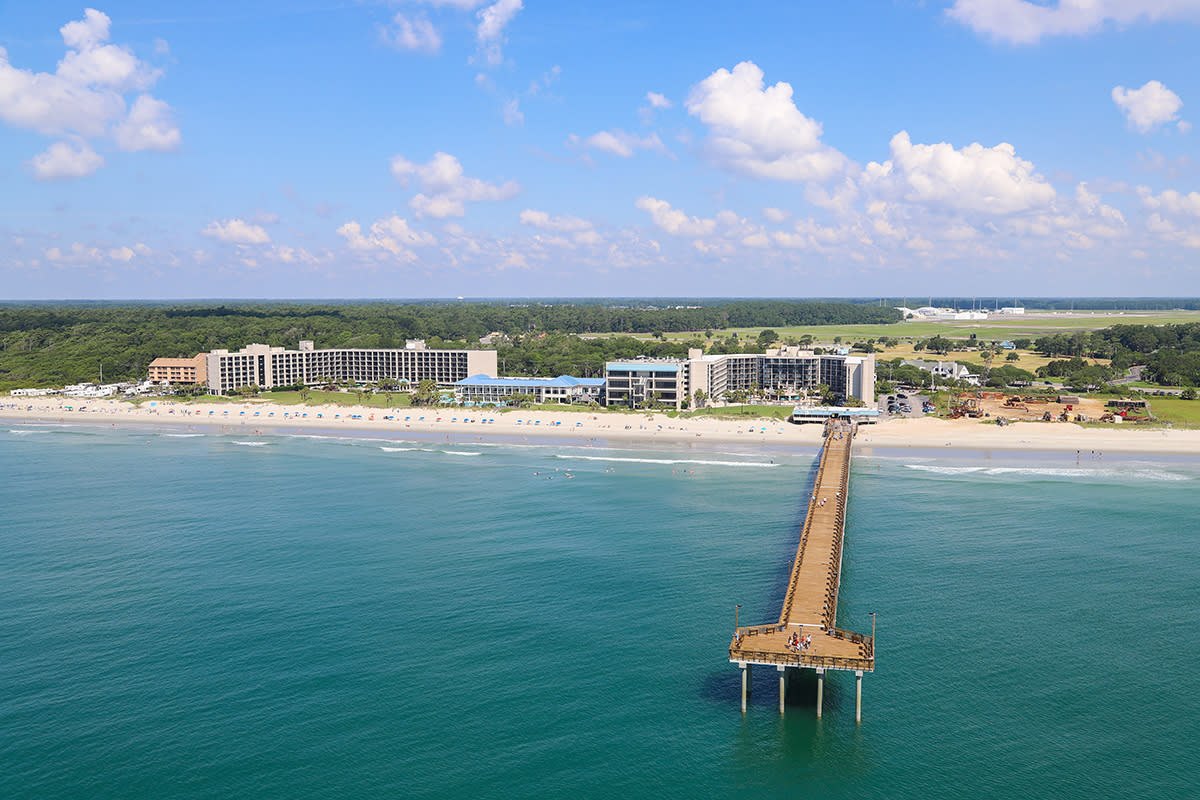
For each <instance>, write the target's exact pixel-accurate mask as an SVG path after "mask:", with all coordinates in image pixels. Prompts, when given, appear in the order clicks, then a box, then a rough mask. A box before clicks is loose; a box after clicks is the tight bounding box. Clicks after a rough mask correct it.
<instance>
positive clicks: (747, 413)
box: [679, 405, 793, 419]
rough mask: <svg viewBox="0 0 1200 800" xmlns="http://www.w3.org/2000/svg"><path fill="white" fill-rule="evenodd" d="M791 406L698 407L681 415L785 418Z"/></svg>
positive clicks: (719, 417) (790, 411) (730, 417)
mask: <svg viewBox="0 0 1200 800" xmlns="http://www.w3.org/2000/svg"><path fill="white" fill-rule="evenodd" d="M792 408H793V406H790V405H787V406H756V405H744V406H727V407H724V408H699V409H696V410H695V411H684V412H682V413H681V414H679V416H681V417H716V418H717V419H787V418H788V417H790V416H791V415H792Z"/></svg>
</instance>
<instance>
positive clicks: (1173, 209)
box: [1138, 187, 1200, 219]
mask: <svg viewBox="0 0 1200 800" xmlns="http://www.w3.org/2000/svg"><path fill="white" fill-rule="evenodd" d="M1138 194H1139V195H1140V196H1141V198H1142V204H1143V205H1144V206H1145V207H1146V208H1148V209H1151V210H1152V211H1163V212H1165V213H1167V214H1169V215H1173V216H1185V217H1196V218H1197V219H1200V192H1188V193H1187V194H1181V193H1180V192H1177V191H1175V190H1174V189H1168V190H1167V191H1165V192H1163V193H1162V194H1159V195H1155V194H1152V193H1151V192H1150V190H1149V189H1147V188H1145V187H1141V188H1140V189H1139V191H1138Z"/></svg>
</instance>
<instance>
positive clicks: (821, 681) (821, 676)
mask: <svg viewBox="0 0 1200 800" xmlns="http://www.w3.org/2000/svg"><path fill="white" fill-rule="evenodd" d="M824 702H825V668H824V667H817V717H820V716H821V706H822V705H823V704H824Z"/></svg>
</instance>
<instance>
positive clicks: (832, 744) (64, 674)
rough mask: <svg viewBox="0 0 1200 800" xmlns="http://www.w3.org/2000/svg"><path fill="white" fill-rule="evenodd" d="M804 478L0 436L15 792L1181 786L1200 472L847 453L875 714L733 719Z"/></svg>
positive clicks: (782, 457)
mask: <svg viewBox="0 0 1200 800" xmlns="http://www.w3.org/2000/svg"><path fill="white" fill-rule="evenodd" d="M815 459H816V452H815V451H814V450H812V449H788V448H770V447H765V448H753V447H749V446H745V445H739V446H735V445H718V444H715V443H706V445H705V446H704V447H703V448H702V447H699V446H694V447H690V446H682V445H681V446H678V447H675V448H666V447H663V446H657V447H649V446H647V447H636V446H632V445H629V444H620V445H605V444H604V443H602V442H591V443H584V442H579V443H573V444H564V443H562V442H557V441H555V442H538V441H536V440H533V439H530V440H512V441H507V442H480V441H475V440H473V439H470V438H468V439H467V440H455V441H447V440H446V439H444V438H442V439H438V438H432V437H429V438H424V439H421V438H416V437H407V438H404V439H401V438H399V437H397V436H382V437H372V436H370V435H366V434H362V435H356V436H354V437H337V436H333V435H320V436H304V435H297V434H280V435H268V436H251V435H248V434H246V433H244V432H242V431H234V432H231V433H222V432H219V431H206V430H203V429H197V430H194V431H189V430H185V429H179V428H177V429H171V430H156V429H151V428H146V429H136V428H122V429H110V428H105V427H102V426H86V425H77V426H54V425H15V424H7V425H5V426H3V427H0V507H2V508H3V512H2V513H3V517H2V518H0V519H2V521H0V796H3V797H5V798H8V800H21V799H23V798H37V799H38V800H44V799H45V798H67V797H70V798H80V797H82V798H122V800H135V799H137V798H166V797H169V798H230V797H254V798H256V799H257V800H266V799H268V798H281V799H282V798H288V799H289V800H293V799H298V798H413V799H414V800H416V799H420V798H431V799H432V798H472V799H473V800H474V799H478V800H484V799H487V798H547V797H551V798H552V797H569V798H573V800H584V799H585V798H621V800H637V798H653V799H654V800H666V799H667V798H696V797H732V796H740V797H748V798H790V797H797V798H798V797H823V798H859V799H861V798H879V797H885V798H886V797H897V798H907V797H913V798H961V797H971V798H990V797H995V798H1011V797H1021V798H1054V799H1055V800H1061V799H1062V798H1074V797H1121V798H1164V797H1187V796H1195V795H1196V794H1197V789H1198V787H1200V777H1197V771H1198V769H1200V756H1198V755H1197V753H1198V752H1200V748H1197V746H1196V741H1197V740H1198V739H1200V670H1197V669H1196V667H1195V665H1194V663H1193V662H1194V660H1195V655H1196V653H1198V652H1200V632H1198V631H1200V625H1198V624H1197V623H1198V622H1200V620H1198V616H1200V615H1198V613H1197V597H1198V592H1197V586H1200V558H1197V552H1198V545H1200V541H1198V539H1200V532H1198V531H1200V526H1198V525H1197V524H1196V521H1195V520H1196V510H1197V503H1196V499H1195V498H1196V489H1197V486H1200V461H1197V460H1194V459H1187V458H1173V457H1149V456H1141V457H1134V456H1117V455H1114V454H1109V453H1104V454H1103V455H1100V454H1092V453H1088V452H1084V453H1081V454H1080V455H1079V457H1078V459H1077V458H1076V455H1075V454H1074V453H1070V454H1065V453H1063V454H1048V453H1039V452H1031V451H1029V452H1026V451H1022V452H1008V453H995V452H993V453H983V452H961V451H955V452H951V451H945V452H943V451H921V450H911V451H903V450H891V451H883V450H876V451H867V452H865V453H863V454H861V455H858V456H856V458H855V461H854V466H853V471H852V478H851V496H850V506H849V516H848V521H847V538H846V545H845V554H844V569H843V580H842V590H841V594H840V598H839V600H840V605H839V615H838V624H839V626H840V627H843V628H849V629H853V630H859V631H863V632H869V631H870V626H871V617H870V613H871V612H876V614H877V619H878V631H877V636H878V638H877V649H876V653H877V665H878V668H877V671H876V672H874V673H873V674H868V675H866V677H865V678H864V682H863V721H862V723H861V724H859V725H856V724H855V721H854V677H853V674H840V673H839V674H835V675H834V676H833V677H832V678H831V679H830V680H828V681H827V684H826V692H825V705H824V716H823V717H822V718H821V719H820V720H818V719H816V717H815V713H814V706H815V684H814V683H813V682H812V680H811V678H809V679H807V680H798V681H794V682H793V684H792V687H793V688H792V691H791V693H790V695H789V698H788V705H787V710H786V713H785V714H784V715H783V716H782V717H781V716H780V714H779V713H778V707H777V706H778V694H777V691H778V690H777V681H776V680H775V676H774V673H768V672H767V670H765V669H763V668H759V670H758V671H756V674H755V684H754V694H753V695H752V698H751V703H750V708H749V710H748V713H746V714H745V715H743V714H742V713H741V712H740V705H739V691H740V682H739V672H738V670H737V669H736V668H735V667H734V666H733V665H731V664H729V663H728V654H727V648H728V645H729V638H730V634H731V632H732V629H733V625H734V605H735V604H741V606H742V608H741V611H740V621H741V622H742V624H749V623H755V622H769V621H773V620H774V619H776V618H777V616H778V613H779V607H780V604H781V602H782V595H783V590H784V584H785V583H786V580H787V574H788V570H789V567H790V560H791V557H792V555H793V554H794V552H795V547H796V542H797V538H798V534H799V528H800V524H801V522H802V520H803V514H804V498H805V496H806V493H807V486H808V481H809V480H810V479H811V475H812V470H813V467H814V465H815Z"/></svg>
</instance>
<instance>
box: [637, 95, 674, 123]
mask: <svg viewBox="0 0 1200 800" xmlns="http://www.w3.org/2000/svg"><path fill="white" fill-rule="evenodd" d="M646 103H647V105H644V106H642V107H641V108H639V109H638V116H640V117H641V118H642V122H644V123H646V124H647V125H649V124H650V123H651V122H653V121H654V114H655V112H656V111H659V110H661V109H665V108H673V107H674V105H675V104H674V103H672V102H671V101H670V100H668V99H667V97H666V96H665V95H661V94H659V93H658V92H646Z"/></svg>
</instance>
